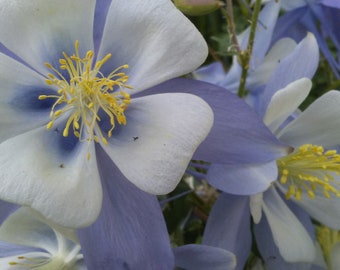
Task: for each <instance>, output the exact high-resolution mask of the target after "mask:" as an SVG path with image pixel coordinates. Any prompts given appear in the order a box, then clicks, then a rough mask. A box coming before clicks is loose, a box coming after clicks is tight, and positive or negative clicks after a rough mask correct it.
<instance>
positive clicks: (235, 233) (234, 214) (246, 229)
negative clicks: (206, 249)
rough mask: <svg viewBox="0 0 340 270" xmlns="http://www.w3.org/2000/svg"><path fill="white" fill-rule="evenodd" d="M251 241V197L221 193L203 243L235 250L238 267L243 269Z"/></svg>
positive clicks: (213, 209) (212, 211) (206, 228)
mask: <svg viewBox="0 0 340 270" xmlns="http://www.w3.org/2000/svg"><path fill="white" fill-rule="evenodd" d="M251 242H252V240H251V232H250V210H249V197H248V196H235V195H230V194H227V193H222V194H220V196H219V198H218V199H217V201H216V203H215V205H214V207H213V208H212V210H211V212H210V215H209V219H208V222H207V225H206V227H205V231H204V234H203V240H202V243H203V244H205V245H209V246H215V247H220V248H223V249H225V250H229V251H231V252H233V253H234V254H235V255H236V258H237V267H236V269H237V270H241V269H243V267H244V265H245V263H246V261H247V259H248V256H249V254H250V248H251Z"/></svg>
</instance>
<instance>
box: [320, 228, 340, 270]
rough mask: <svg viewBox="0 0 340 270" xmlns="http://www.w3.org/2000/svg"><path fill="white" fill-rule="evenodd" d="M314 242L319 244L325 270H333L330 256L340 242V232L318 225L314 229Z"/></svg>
mask: <svg viewBox="0 0 340 270" xmlns="http://www.w3.org/2000/svg"><path fill="white" fill-rule="evenodd" d="M316 240H317V241H318V242H319V244H320V247H321V250H322V253H323V255H324V258H325V261H326V263H327V266H328V268H327V269H335V268H333V265H332V261H331V254H332V249H333V247H334V246H335V245H336V244H338V243H339V242H340V232H339V231H336V230H333V229H331V228H328V227H326V226H323V225H322V226H321V225H320V226H318V227H317V228H316Z"/></svg>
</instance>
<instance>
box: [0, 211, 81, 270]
mask: <svg viewBox="0 0 340 270" xmlns="http://www.w3.org/2000/svg"><path fill="white" fill-rule="evenodd" d="M0 250H1V255H0V266H1V269H6V270H11V269H27V270H28V269H74V270H76V269H79V270H85V269H87V268H86V266H85V264H84V260H83V255H82V254H81V252H80V245H79V243H78V242H77V236H76V235H75V231H74V230H70V229H65V228H62V227H60V226H57V225H55V224H54V225H53V224H51V223H50V222H48V221H47V220H45V219H44V217H43V216H42V215H41V214H39V213H38V212H36V211H34V210H32V209H30V208H28V207H22V208H20V209H19V210H17V211H15V212H14V213H13V214H11V215H10V216H9V217H8V218H7V219H6V220H5V222H4V223H2V225H1V227H0Z"/></svg>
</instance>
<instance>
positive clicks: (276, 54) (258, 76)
mask: <svg viewBox="0 0 340 270" xmlns="http://www.w3.org/2000/svg"><path fill="white" fill-rule="evenodd" d="M295 47H296V42H295V41H294V40H292V39H290V38H283V39H280V40H279V41H278V42H276V43H275V44H274V45H273V47H272V48H271V49H270V51H269V52H268V54H267V55H266V56H265V57H264V59H263V62H262V63H261V64H260V65H259V66H258V67H256V68H255V69H254V70H250V71H249V76H248V78H247V86H248V87H256V86H260V85H264V84H266V82H267V81H268V80H269V78H270V76H271V75H272V73H273V71H274V70H275V68H276V66H277V65H278V64H279V63H280V60H281V59H283V58H285V57H286V56H287V55H288V54H289V53H291V52H292V51H293V49H294V48H295Z"/></svg>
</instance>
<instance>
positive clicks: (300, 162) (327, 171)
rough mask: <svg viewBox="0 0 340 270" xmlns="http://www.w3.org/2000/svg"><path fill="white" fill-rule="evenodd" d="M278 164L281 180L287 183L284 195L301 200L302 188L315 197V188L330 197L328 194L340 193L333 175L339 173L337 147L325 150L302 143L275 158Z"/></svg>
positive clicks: (339, 160) (339, 161) (339, 194)
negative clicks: (288, 152) (286, 153)
mask: <svg viewBox="0 0 340 270" xmlns="http://www.w3.org/2000/svg"><path fill="white" fill-rule="evenodd" d="M277 165H278V169H279V175H280V178H279V181H280V183H281V184H282V185H288V191H287V193H286V199H290V198H291V197H295V198H296V199H297V200H301V198H302V193H303V191H304V190H305V191H306V192H307V195H308V197H309V198H310V199H314V198H315V191H316V190H317V188H321V189H322V190H323V194H324V196H325V197H326V198H331V194H333V195H336V196H338V197H340V185H339V184H340V183H338V182H336V181H335V179H334V176H335V175H340V155H339V154H338V153H337V151H336V150H328V151H325V150H324V149H323V147H322V146H318V145H311V144H305V145H302V146H300V147H299V148H298V149H297V150H296V151H294V152H293V153H291V154H289V155H287V156H285V157H282V158H280V159H278V160H277Z"/></svg>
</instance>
